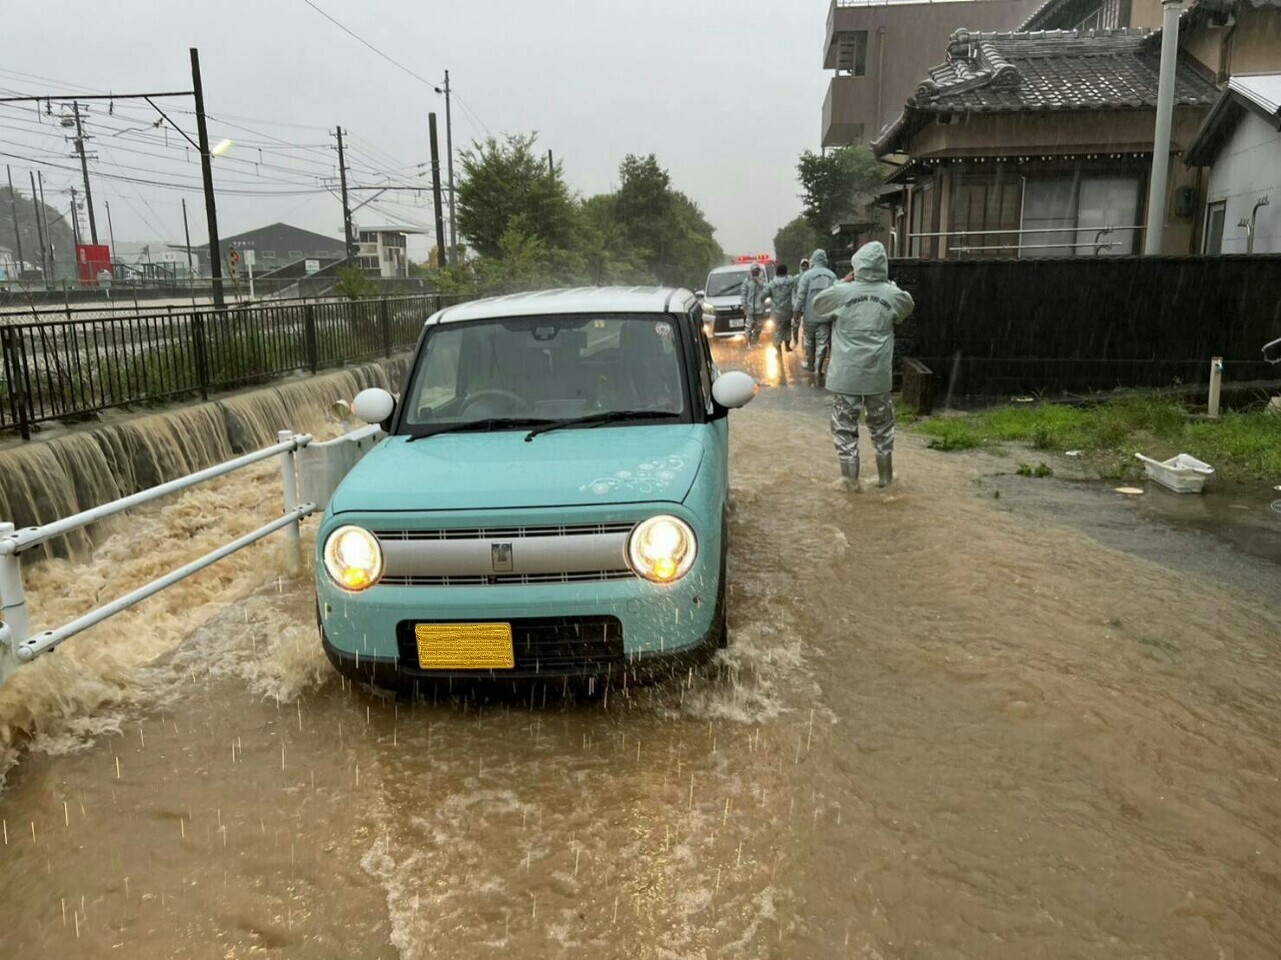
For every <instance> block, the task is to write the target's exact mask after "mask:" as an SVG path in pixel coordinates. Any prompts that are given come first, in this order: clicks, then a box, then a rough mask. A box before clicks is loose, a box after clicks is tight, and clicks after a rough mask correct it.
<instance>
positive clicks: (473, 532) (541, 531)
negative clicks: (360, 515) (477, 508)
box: [373, 523, 635, 540]
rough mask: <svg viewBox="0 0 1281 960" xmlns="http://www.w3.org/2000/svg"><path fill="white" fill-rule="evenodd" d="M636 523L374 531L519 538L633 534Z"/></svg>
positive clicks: (403, 536)
mask: <svg viewBox="0 0 1281 960" xmlns="http://www.w3.org/2000/svg"><path fill="white" fill-rule="evenodd" d="M634 526H635V524H634V523H578V524H569V525H564V524H562V525H559V526H558V525H550V526H541V527H472V528H468V529H460V530H375V531H374V532H373V533H374V536H375V537H377V538H378V539H379V540H518V539H523V538H529V537H574V536H595V535H599V534H605V533H630V532H631V530H632V527H634Z"/></svg>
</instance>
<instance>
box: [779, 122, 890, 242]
mask: <svg viewBox="0 0 1281 960" xmlns="http://www.w3.org/2000/svg"><path fill="white" fill-rule="evenodd" d="M888 171H889V167H887V166H886V165H885V164H883V163H881V162H880V161H879V160H877V159H876V157H875V156H873V154H872V151H871V150H869V149H868V148H867V147H866V146H863V145H862V144H859V145H855V146H848V147H838V148H836V149H835V150H829V151H828V152H827V153H826V154H818V153H812V152H811V151H809V150H806V151H805V152H804V153H802V154H801V158H800V161H799V162H798V163H797V165H796V173H797V176H798V178H799V179H800V181H801V202H802V208H801V215H802V216H804V217H805V220H806V221H807V222H808V223H809V225H810V227H811V228H812V229H813V230H814V231H815V232H816V233H817V234H818V235H819V236H827V235H828V234H829V233H830V232H831V230H832V228H833V227H835V226H837V225H838V224H840V223H843V222H845V221H849V220H862V219H865V218H866V217H867V207H868V204H870V203H871V201H872V199H873V197H874V196H875V193H876V190H877V189H878V188H879V187H880V186H881V184H883V183H884V182H885V176H886V174H887V173H888Z"/></svg>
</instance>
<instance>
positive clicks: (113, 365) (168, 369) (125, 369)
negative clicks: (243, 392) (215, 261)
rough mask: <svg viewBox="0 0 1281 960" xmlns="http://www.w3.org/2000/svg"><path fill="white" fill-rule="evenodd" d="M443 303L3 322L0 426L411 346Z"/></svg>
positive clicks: (351, 303)
mask: <svg viewBox="0 0 1281 960" xmlns="http://www.w3.org/2000/svg"><path fill="white" fill-rule="evenodd" d="M458 300H459V298H455V297H444V296H439V295H435V296H426V297H401V298H387V299H378V300H347V301H335V302H328V303H303V302H295V303H285V304H279V305H274V304H273V305H261V304H259V305H253V306H247V307H235V306H232V307H228V308H226V309H225V310H221V311H218V310H212V309H200V310H191V309H187V310H177V309H175V310H173V311H172V312H170V311H166V312H164V313H159V312H139V313H131V314H127V315H118V316H111V317H106V318H95V319H72V320H65V319H58V320H41V321H39V322H27V323H13V324H8V325H4V326H0V353H3V357H4V364H3V368H0V378H2V379H0V429H17V430H19V431H20V432H21V433H22V436H23V437H24V438H27V437H29V436H30V431H31V427H32V425H33V424H38V423H42V422H45V421H49V420H58V419H63V418H74V417H81V416H85V415H87V414H92V413H96V412H98V411H101V410H106V409H109V408H112V407H122V406H128V405H131V404H140V403H156V402H160V401H164V400H170V399H176V398H179V397H188V396H199V397H201V398H202V399H207V398H208V396H209V392H210V391H211V390H223V389H228V388H231V387H239V386H244V385H246V384H252V383H260V382H263V381H265V380H269V379H271V378H273V377H277V376H281V375H283V374H287V373H292V372H295V371H299V370H310V371H312V372H315V371H317V370H320V369H322V368H325V367H335V366H341V365H342V364H345V363H355V362H360V361H365V360H372V359H374V358H377V357H387V356H391V355H392V354H393V353H396V352H399V351H404V350H408V349H411V348H412V347H413V346H414V344H415V343H416V342H417V339H418V335H419V333H420V332H421V331H422V328H423V324H424V322H425V321H426V320H427V318H428V317H430V316H431V315H432V314H433V313H434V312H435V311H437V310H439V309H441V308H442V307H444V306H448V305H449V304H451V303H456V302H458Z"/></svg>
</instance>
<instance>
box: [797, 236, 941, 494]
mask: <svg viewBox="0 0 1281 960" xmlns="http://www.w3.org/2000/svg"><path fill="white" fill-rule="evenodd" d="M853 265H854V277H855V279H854V280H853V281H851V282H848V283H847V282H841V283H837V284H834V285H833V286H831V287H829V288H828V289H826V290H824V291H822V292H821V293H820V294H818V296H817V297H815V298H814V304H813V306H814V310H815V312H816V313H819V314H824V315H832V314H835V317H836V319H835V322H834V324H833V329H832V365H831V368H830V369H829V370H828V373H827V384H826V386H827V389H828V391H830V392H831V393H833V394H834V395H835V396H834V397H833V399H832V439H833V441H834V442H835V444H836V455H837V457H839V458H840V461H841V475H842V476H843V477H846V478H847V479H848V480H849V481H850V482H852V483H855V484H857V482H858V421H859V416H860V415H861V413H862V411H863V408H865V407H866V408H867V429H868V432H869V433H870V434H871V435H872V447H873V449H874V450H875V451H876V472H877V479H878V484H879V486H882V487H888V486H889V485H890V484H891V483H892V482H893V480H894V463H893V455H894V402H893V400H892V399H891V398H890V389H891V387H892V382H893V364H894V326H895V324H897V323H901V322H902V321H903V320H905V319H907V318H908V317H909V316H911V314H912V311H913V310H914V309H916V303H915V302H914V301H913V300H912V295H911V294H910V293H908V292H907V291H905V290H900V289H899V286H898V284H896V283H894V282H893V281H892V280H890V279H889V260H888V258H887V257H886V255H885V247H884V246H883V245H882V244H881V243H880V241H877V240H873V241H872V242H871V243H865V244H863V246H861V247H860V248H859V250H858V252H857V253H856V254H854V260H853Z"/></svg>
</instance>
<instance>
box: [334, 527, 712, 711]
mask: <svg viewBox="0 0 1281 960" xmlns="http://www.w3.org/2000/svg"><path fill="white" fill-rule="evenodd" d="M665 506H666V510H667V512H672V513H677V514H679V513H682V512H683V511H680V510H672V509H671V506H672V505H665ZM689 519H692V518H689ZM722 537H723V533H722V531H721V530H719V529H715V530H714V531H713V532H712V533H711V534H708V533H707V532H706V531H705V530H704V531H703V532H702V533H701V534H700V539H699V554H698V558H697V560H696V561H695V563H694V566H693V568H692V569H691V570H690V572H689V573H688V574H686V576H685V577H683V578H682V579H681V580H679V581H678V582H676V583H673V584H655V583H651V582H649V581H647V580H644V579H642V578H640V577H628V578H627V579H610V580H599V581H597V580H591V581H578V582H570V583H538V584H493V585H467V586H419V585H385V584H377V585H375V586H374V587H371V588H370V589H368V590H365V591H363V592H360V593H354V594H353V593H348V592H346V591H344V590H342V589H340V588H339V587H338V586H336V585H335V584H334V583H333V582H332V581H331V580H330V579H329V578H328V576H327V575H326V574H325V573H324V572H323V564H321V563H318V564H317V570H318V575H317V578H316V594H317V617H318V620H319V624H320V630H321V636H322V641H323V644H324V648H325V653H326V655H327V656H328V657H329V659H330V661H331V662H332V663H333V664H334V666H335V667H337V668H338V670H339V671H340V672H342V673H343V674H345V675H347V676H349V677H353V678H358V679H360V680H362V681H364V682H372V683H374V684H375V685H377V686H387V687H395V686H402V687H403V686H405V685H406V683H407V682H411V681H434V680H442V679H449V680H465V679H472V680H531V679H553V678H555V679H559V678H562V677H565V678H574V677H581V678H586V677H608V676H616V677H623V676H632V677H635V678H636V679H641V678H642V677H644V678H655V677H661V676H662V675H664V674H665V673H670V672H674V671H678V670H683V669H685V668H686V667H687V665H689V664H692V663H694V662H697V661H700V660H703V659H706V658H707V657H709V656H710V655H711V654H712V653H714V652H715V649H716V647H717V645H718V642H719V640H720V638H721V635H722V625H723V618H724V615H725V614H724V605H723V590H724V584H723V582H722V581H723V562H722V561H723V546H724V544H723V541H722ZM447 623H507V624H511V625H512V631H513V641H514V653H515V666H514V668H512V669H503V670H488V669H486V670H424V669H421V668H420V667H419V664H418V661H417V647H416V641H415V640H414V626H415V625H416V624H447Z"/></svg>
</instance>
